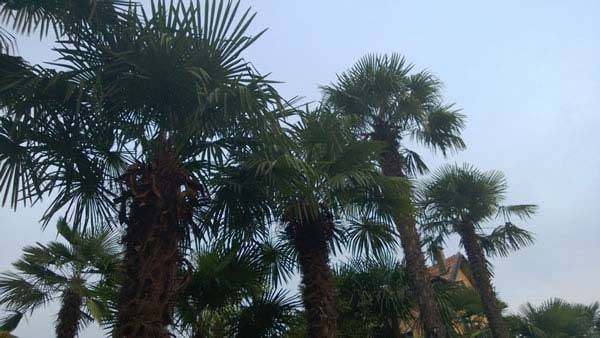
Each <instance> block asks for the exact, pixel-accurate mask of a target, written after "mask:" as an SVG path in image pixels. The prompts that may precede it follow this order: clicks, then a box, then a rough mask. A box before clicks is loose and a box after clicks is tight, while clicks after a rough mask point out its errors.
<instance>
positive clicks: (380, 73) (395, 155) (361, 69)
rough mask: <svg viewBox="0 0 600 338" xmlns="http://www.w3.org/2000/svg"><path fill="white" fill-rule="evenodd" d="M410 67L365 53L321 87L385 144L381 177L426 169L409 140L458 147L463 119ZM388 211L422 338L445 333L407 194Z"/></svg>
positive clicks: (436, 86) (432, 82) (362, 132)
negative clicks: (412, 290)
mask: <svg viewBox="0 0 600 338" xmlns="http://www.w3.org/2000/svg"><path fill="white" fill-rule="evenodd" d="M412 68H413V66H412V65H409V64H407V63H406V61H405V60H404V58H403V57H401V56H400V55H398V54H392V55H391V56H387V55H382V56H379V55H367V56H365V57H363V58H362V59H360V60H359V61H358V63H356V64H355V65H354V66H353V67H352V68H351V69H350V70H348V71H347V72H344V73H342V74H341V75H339V76H338V79H337V82H336V83H335V84H332V85H330V86H326V87H324V88H323V91H324V94H325V99H326V101H327V102H328V103H329V104H330V105H331V106H333V107H334V108H335V109H336V110H337V111H339V112H341V113H342V114H344V115H347V116H351V117H352V118H353V119H354V122H355V124H354V127H355V131H356V134H357V135H358V136H359V137H365V138H369V139H371V140H374V141H378V142H382V143H383V144H384V145H385V149H384V151H383V154H382V156H381V157H380V159H379V164H380V167H381V170H382V172H383V174H384V175H385V176H391V177H400V178H410V177H413V176H414V175H416V174H417V173H424V172H426V171H427V166H426V165H425V163H424V162H423V160H422V159H421V158H420V156H419V155H418V154H417V153H416V152H414V151H412V150H410V149H408V148H406V144H405V141H406V140H407V139H412V140H415V141H417V142H419V143H421V144H423V145H425V146H427V147H429V148H432V149H434V150H440V151H441V152H442V154H444V155H446V153H447V152H448V151H450V150H453V149H462V148H464V143H463V141H462V139H461V138H460V131H461V129H462V128H463V125H464V118H463V116H462V115H461V114H459V113H458V112H457V110H455V109H454V108H453V106H452V105H449V104H445V103H444V102H443V101H442V98H441V94H440V91H441V86H442V85H441V83H440V82H439V81H438V80H437V79H436V78H435V77H434V76H433V75H432V74H430V73H428V72H426V71H421V72H418V73H414V74H411V70H412ZM402 194H403V196H404V197H405V198H404V202H403V203H402V207H400V206H399V207H398V208H397V210H396V213H395V215H394V223H395V224H396V227H397V228H398V232H399V234H400V241H401V245H402V248H403V249H404V256H405V259H406V262H407V267H408V269H409V272H410V273H409V276H410V279H411V283H412V285H413V287H414V288H415V291H416V294H417V299H418V305H419V309H420V315H421V319H422V321H423V324H424V327H425V332H426V335H427V336H428V337H445V336H446V334H445V332H444V331H445V330H444V326H443V323H442V319H441V316H440V311H439V309H438V307H437V306H436V303H435V301H434V293H433V289H432V286H431V280H430V276H429V275H428V273H427V269H426V266H425V258H424V256H423V253H422V251H421V245H420V242H419V234H418V232H417V229H416V224H415V219H414V216H413V215H412V212H411V211H410V210H411V209H412V206H411V201H410V193H408V192H407V191H404V192H402Z"/></svg>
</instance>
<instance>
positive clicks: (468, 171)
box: [420, 165, 536, 337]
mask: <svg viewBox="0 0 600 338" xmlns="http://www.w3.org/2000/svg"><path fill="white" fill-rule="evenodd" d="M506 189H507V185H506V180H505V178H504V176H503V175H502V173H500V172H497V171H490V172H481V171H479V170H477V169H475V168H473V167H471V166H469V165H464V166H462V167H461V166H456V165H450V166H445V167H442V168H441V169H440V170H438V171H437V172H436V173H435V174H434V175H433V177H432V178H431V179H430V180H428V181H426V182H425V183H424V184H423V187H422V189H421V191H420V195H421V204H422V208H423V210H424V219H425V224H426V230H427V232H429V233H433V234H436V235H437V236H438V237H440V238H444V237H445V236H447V235H449V234H452V233H456V234H458V235H459V236H460V238H461V244H462V246H463V247H464V248H465V251H466V252H467V257H468V260H469V266H470V268H471V271H472V272H473V278H474V280H475V284H476V286H477V289H478V291H479V294H480V297H481V301H482V302H483V305H484V308H485V313H486V316H487V318H488V322H489V324H490V328H491V330H492V333H493V335H494V337H508V330H507V327H506V323H505V322H504V320H503V318H502V315H501V312H500V308H499V306H498V301H497V299H496V296H495V295H494V290H493V287H492V282H491V273H490V268H489V262H488V261H487V258H486V256H494V255H502V256H506V255H508V253H509V252H510V251H512V250H517V249H519V248H521V247H524V246H527V245H530V244H531V243H533V236H532V235H531V233H529V232H528V231H526V230H523V229H521V228H518V227H517V226H515V225H514V224H513V223H511V222H510V216H511V215H515V216H517V217H519V218H521V219H526V218H529V217H531V216H532V215H533V214H534V212H535V210H536V206H535V205H530V204H524V205H510V206H503V205H502V204H501V203H502V202H503V200H504V198H505V194H506ZM498 216H499V217H503V218H504V221H505V224H504V225H502V226H499V227H497V228H496V229H494V231H493V232H492V233H491V234H490V235H485V234H483V225H484V223H485V222H487V221H490V220H493V219H495V218H496V217H498Z"/></svg>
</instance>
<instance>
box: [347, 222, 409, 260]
mask: <svg viewBox="0 0 600 338" xmlns="http://www.w3.org/2000/svg"><path fill="white" fill-rule="evenodd" d="M346 232H347V237H348V239H347V241H348V248H349V249H350V251H351V252H352V253H353V254H354V255H357V256H360V257H366V258H367V259H371V258H372V257H374V258H379V257H381V256H382V255H384V254H385V253H387V252H395V251H397V249H398V245H399V241H398V234H397V233H396V231H395V228H394V227H393V226H392V225H391V224H389V223H382V222H378V221H377V220H373V219H370V218H367V217H363V218H361V219H351V220H350V221H349V222H348V225H347V228H346Z"/></svg>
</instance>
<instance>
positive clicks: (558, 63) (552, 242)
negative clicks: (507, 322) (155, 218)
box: [0, 0, 600, 337]
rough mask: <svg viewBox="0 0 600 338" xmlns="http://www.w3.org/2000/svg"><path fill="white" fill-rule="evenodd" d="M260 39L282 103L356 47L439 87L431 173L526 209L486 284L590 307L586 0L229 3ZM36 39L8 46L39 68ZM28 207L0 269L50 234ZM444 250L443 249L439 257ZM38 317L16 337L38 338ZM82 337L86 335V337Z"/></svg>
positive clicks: (599, 181) (514, 301) (515, 298)
mask: <svg viewBox="0 0 600 338" xmlns="http://www.w3.org/2000/svg"><path fill="white" fill-rule="evenodd" d="M242 4H243V5H250V6H252V7H253V8H254V10H256V11H257V12H258V16H257V18H256V21H255V24H254V29H256V30H258V29H262V28H266V27H268V28H269V30H268V31H267V33H266V34H265V35H264V36H263V37H262V38H261V39H260V40H258V41H257V43H256V45H255V46H254V47H253V48H252V49H251V50H250V51H249V52H248V53H247V54H246V55H247V57H248V59H250V60H252V61H253V62H254V64H255V65H256V67H257V68H258V69H259V70H260V71H261V72H264V73H266V72H271V73H272V78H273V79H277V80H281V81H284V82H285V83H284V84H281V85H279V89H280V91H281V92H282V93H283V94H284V95H285V96H287V97H291V96H298V95H299V96H304V97H305V98H306V100H317V99H318V98H319V97H320V92H319V89H318V86H319V85H324V84H328V83H329V82H331V81H332V80H334V79H335V74H336V73H339V72H341V71H343V70H345V69H347V68H348V67H349V66H351V65H352V64H353V63H354V62H355V61H356V60H357V59H358V58H360V57H361V56H363V55H364V54H366V53H387V52H399V53H401V54H404V55H405V56H406V57H407V59H408V60H409V61H410V62H412V63H414V64H415V66H416V68H417V69H422V68H427V69H429V70H430V71H432V72H433V73H435V74H437V75H438V76H439V77H440V78H441V79H442V80H443V82H444V83H445V87H446V90H445V96H446V98H447V99H448V101H451V102H456V104H457V106H458V107H460V108H462V109H463V112H464V113H465V114H466V115H467V116H468V124H467V129H466V130H465V133H464V138H465V140H466V142H467V145H468V148H467V150H465V151H463V152H461V153H459V154H456V155H454V156H452V157H450V158H448V159H446V160H444V159H442V158H441V157H440V156H437V157H436V156H432V155H431V154H429V153H427V155H426V156H425V157H426V158H427V162H428V164H430V166H431V167H432V168H435V167H437V166H439V165H440V164H442V163H444V161H447V162H465V161H466V162H469V163H472V164H474V165H476V166H478V167H479V168H482V169H497V170H501V171H503V172H504V173H505V174H506V176H507V178H508V182H509V185H510V189H509V202H515V203H519V202H527V203H536V204H538V205H539V206H540V211H539V213H538V215H537V216H536V217H535V218H534V219H533V220H532V221H530V222H529V224H527V226H528V227H529V229H531V230H532V231H534V232H535V233H536V235H537V242H536V244H535V245H534V246H533V247H531V248H528V249H525V250H523V251H521V252H519V253H516V254H514V255H512V256H510V257H509V258H505V259H496V260H494V263H495V267H496V270H495V284H496V287H497V290H498V291H499V293H500V296H501V297H502V299H503V300H505V301H506V302H508V303H509V304H510V306H511V308H512V309H516V308H518V306H519V305H520V304H522V303H524V302H525V301H532V302H539V301H541V300H543V299H546V298H549V297H562V298H565V299H567V300H570V301H578V302H592V301H595V300H600V287H599V286H598V285H600V269H598V263H597V261H598V257H600V245H599V244H600V219H599V218H598V217H597V215H596V211H597V210H598V205H600V170H599V169H598V168H599V167H600V153H599V151H598V149H597V146H594V144H598V140H597V139H598V132H599V130H600V114H599V112H600V96H599V95H598V94H599V93H600V62H599V61H598V60H600V2H599V1H594V0H589V1H583V0H580V1H562V0H556V1H551V0H538V1H535V0H529V1H519V0H510V1H508V0H504V1H494V2H492V1H419V2H417V1H410V2H409V1H391V0H390V1H371V2H365V1H341V0H340V1H316V0H310V1H276V0H270V1H267V0H255V1H242ZM48 46H49V44H48V43H40V42H39V41H38V40H36V39H30V40H28V41H24V42H22V43H21V44H20V51H21V53H22V54H23V55H26V56H27V57H28V58H29V59H30V60H33V61H35V62H42V61H51V59H52V57H53V56H52V55H51V53H49V52H48ZM41 213H42V208H33V209H19V210H18V211H17V213H13V212H12V211H9V210H8V209H0V220H1V222H0V223H1V224H2V226H0V270H6V269H7V268H8V267H9V263H10V262H11V261H13V260H14V259H16V258H17V256H18V255H19V250H20V248H21V247H22V246H23V245H25V244H30V243H33V242H35V241H46V240H49V239H52V238H54V233H53V232H52V231H51V230H52V229H49V230H48V231H47V232H45V233H42V232H41V230H40V227H39V225H38V224H37V223H36V219H37V218H39V216H40V215H41ZM452 250H453V249H448V250H447V254H451V253H453V252H452ZM49 313H50V311H47V312H46V313H43V314H41V315H37V316H34V317H33V318H32V319H31V320H30V321H29V324H28V325H22V326H21V327H20V328H19V329H18V330H17V331H16V333H17V334H18V335H20V336H21V337H51V336H52V322H51V321H50V320H49V318H50V317H49V316H50V315H49ZM82 336H83V337H97V336H99V335H98V333H97V332H96V330H93V329H90V330H88V331H86V332H85V333H84V334H83V335H82Z"/></svg>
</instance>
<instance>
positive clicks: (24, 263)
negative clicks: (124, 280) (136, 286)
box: [0, 219, 120, 331]
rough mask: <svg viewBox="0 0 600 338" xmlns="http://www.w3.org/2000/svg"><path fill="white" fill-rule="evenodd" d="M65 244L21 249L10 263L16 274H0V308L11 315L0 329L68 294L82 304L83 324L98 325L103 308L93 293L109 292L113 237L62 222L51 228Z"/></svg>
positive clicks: (113, 277) (114, 263) (115, 254)
mask: <svg viewBox="0 0 600 338" xmlns="http://www.w3.org/2000/svg"><path fill="white" fill-rule="evenodd" d="M57 230H58V234H59V235H60V236H61V237H62V238H63V239H64V240H65V242H66V243H65V242H62V241H60V242H59V241H55V242H50V243H48V244H40V243H38V244H36V245H34V246H27V247H25V248H24V249H23V252H24V253H23V257H22V258H21V259H19V260H18V261H17V262H15V263H13V267H14V268H15V270H16V272H5V273H2V274H1V275H0V306H2V307H4V309H5V310H7V311H11V312H13V315H12V316H9V317H7V318H5V319H4V320H3V322H2V324H1V325H0V327H1V328H0V330H3V329H7V330H8V331H10V330H11V328H12V329H14V327H16V325H18V323H19V321H20V319H21V318H22V316H23V314H26V313H32V312H33V311H35V310H36V309H38V308H39V307H40V306H44V305H46V304H47V303H48V302H50V301H52V300H55V299H57V298H60V297H62V296H63V294H64V292H65V291H66V290H72V291H73V292H75V293H77V294H78V295H80V296H81V297H82V298H83V299H84V305H85V312H84V316H83V318H84V320H85V321H86V322H89V320H91V319H95V320H98V321H101V320H103V317H104V316H105V314H106V311H107V310H108V309H107V304H106V302H105V299H102V298H101V297H98V293H97V291H99V290H101V289H103V288H106V287H114V286H115V285H116V283H117V278H118V276H117V270H118V267H119V265H120V257H119V253H120V246H119V244H118V238H117V233H115V232H114V231H111V230H110V229H109V228H98V229H95V230H96V231H94V232H89V233H86V234H82V233H79V232H77V231H75V230H74V229H73V228H72V227H69V226H68V225H67V223H66V222H65V220H64V219H60V220H59V221H58V223H57Z"/></svg>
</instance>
